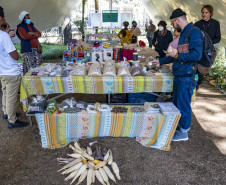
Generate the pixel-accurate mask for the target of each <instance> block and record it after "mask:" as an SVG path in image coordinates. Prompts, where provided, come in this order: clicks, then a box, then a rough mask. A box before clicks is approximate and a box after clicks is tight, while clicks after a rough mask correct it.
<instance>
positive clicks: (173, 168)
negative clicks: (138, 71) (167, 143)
mask: <svg viewBox="0 0 226 185" xmlns="http://www.w3.org/2000/svg"><path fill="white" fill-rule="evenodd" d="M225 105H226V96H223V95H222V94H221V93H220V92H218V91H217V90H216V89H214V88H213V87H211V86H209V85H203V86H202V87H201V89H200V91H199V93H198V95H197V99H196V103H195V105H194V106H193V112H194V113H195V114H194V115H193V120H192V125H191V131H190V132H189V140H188V141H187V142H173V143H172V147H171V150H170V151H169V152H164V151H160V150H157V149H150V148H146V147H143V146H142V145H141V144H139V143H138V142H136V141H135V140H134V139H129V138H95V139H86V140H81V141H80V143H81V145H82V146H87V145H88V143H89V142H91V141H95V140H97V141H98V143H99V144H100V145H101V146H104V147H106V148H111V149H112V151H113V155H114V159H115V161H116V162H117V163H118V165H119V168H120V170H121V177H122V181H118V182H117V184H120V185H151V184H164V185H165V184H179V185H183V184H205V185H206V184H211V185H212V184H226V175H225V174H226V156H225V155H224V154H225V148H226V146H225V140H226V135H225V134H226V132H225V128H226V121H225V120H226V118H225V112H226V110H225V108H226V106H225ZM18 111H20V112H21V108H19V107H18ZM21 119H24V120H26V119H27V118H26V117H25V115H24V114H23V115H22V117H21ZM40 142H41V141H40V135H39V130H38V127H37V125H36V124H35V125H33V126H32V127H27V128H24V129H15V130H8V129H7V122H6V121H5V120H3V119H2V113H1V115H0V184H1V185H11V184H12V185H31V184H34V185H36V184H37V185H50V184H53V185H64V184H69V182H65V181H64V178H65V177H64V176H63V175H60V174H59V173H57V170H58V169H59V168H60V166H59V164H58V163H57V162H56V158H57V157H60V156H62V157H65V156H66V154H67V153H70V152H71V151H70V150H69V149H68V147H64V148H61V149H56V150H49V149H42V148H41V143H40ZM223 153H224V154H223ZM83 184H86V183H83ZM95 184H96V185H97V184H99V183H95ZM111 184H113V183H111Z"/></svg>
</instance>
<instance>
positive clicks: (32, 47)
mask: <svg viewBox="0 0 226 185" xmlns="http://www.w3.org/2000/svg"><path fill="white" fill-rule="evenodd" d="M19 20H20V21H22V22H21V23H20V24H18V25H17V31H16V34H17V36H18V38H19V39H20V41H21V54H22V61H23V74H25V73H27V72H28V71H29V69H30V68H35V67H38V66H40V65H41V64H42V55H41V45H40V43H39V41H38V38H39V37H41V33H40V32H39V31H38V30H37V29H36V28H35V27H34V24H33V23H32V22H31V19H30V15H29V13H28V12H26V11H22V12H21V13H20V15H19Z"/></svg>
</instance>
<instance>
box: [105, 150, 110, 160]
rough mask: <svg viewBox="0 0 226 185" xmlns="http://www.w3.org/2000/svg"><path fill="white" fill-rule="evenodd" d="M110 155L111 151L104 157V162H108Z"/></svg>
mask: <svg viewBox="0 0 226 185" xmlns="http://www.w3.org/2000/svg"><path fill="white" fill-rule="evenodd" d="M109 155H110V150H108V151H107V153H106V155H105V156H104V161H107V160H108V157H109Z"/></svg>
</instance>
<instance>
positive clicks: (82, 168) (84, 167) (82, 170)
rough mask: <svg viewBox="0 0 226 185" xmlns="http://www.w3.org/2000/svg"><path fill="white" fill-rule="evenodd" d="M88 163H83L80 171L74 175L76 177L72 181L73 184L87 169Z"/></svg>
mask: <svg viewBox="0 0 226 185" xmlns="http://www.w3.org/2000/svg"><path fill="white" fill-rule="evenodd" d="M86 168H87V165H86V164H83V165H82V167H81V168H80V169H79V170H78V173H77V174H76V176H75V177H74V179H73V180H72V181H71V184H72V183H73V182H74V181H75V180H76V179H77V178H78V177H79V176H80V175H81V174H82V173H83V172H84V171H85V170H86Z"/></svg>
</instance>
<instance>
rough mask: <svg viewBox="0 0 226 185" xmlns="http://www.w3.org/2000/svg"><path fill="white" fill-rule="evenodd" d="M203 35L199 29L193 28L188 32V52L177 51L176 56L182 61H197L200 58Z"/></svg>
mask: <svg viewBox="0 0 226 185" xmlns="http://www.w3.org/2000/svg"><path fill="white" fill-rule="evenodd" d="M202 50H203V35H202V32H201V31H200V30H199V29H193V30H192V31H191V33H190V40H189V52H188V53H179V54H178V56H177V58H178V60H180V61H183V62H197V61H200V59H201V58H202Z"/></svg>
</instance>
